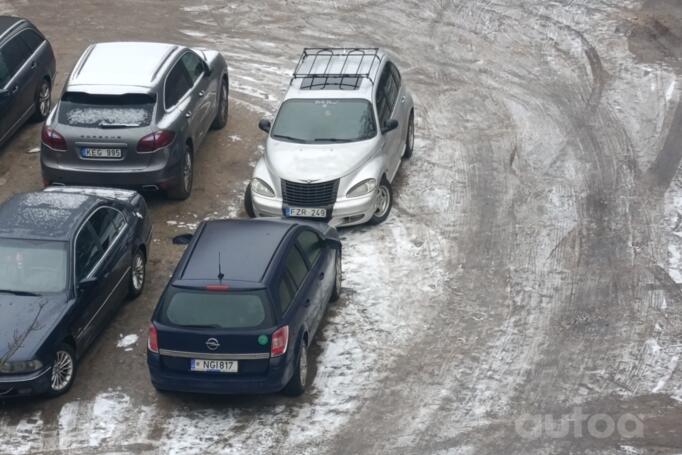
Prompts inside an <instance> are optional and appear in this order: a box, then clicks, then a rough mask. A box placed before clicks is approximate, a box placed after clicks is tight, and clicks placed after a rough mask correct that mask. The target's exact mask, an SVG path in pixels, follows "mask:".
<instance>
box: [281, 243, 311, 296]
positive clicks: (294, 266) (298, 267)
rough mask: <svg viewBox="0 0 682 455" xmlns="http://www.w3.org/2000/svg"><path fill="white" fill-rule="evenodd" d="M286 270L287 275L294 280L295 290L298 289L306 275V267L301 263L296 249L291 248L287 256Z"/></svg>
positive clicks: (301, 260)
mask: <svg viewBox="0 0 682 455" xmlns="http://www.w3.org/2000/svg"><path fill="white" fill-rule="evenodd" d="M286 265H287V270H288V271H289V275H291V278H292V279H293V280H294V285H296V288H300V287H301V285H302V284H303V281H304V280H305V276H306V274H307V273H308V267H307V266H306V265H305V262H304V261H303V256H301V253H299V252H298V248H296V247H292V248H291V251H289V255H288V256H287V263H286Z"/></svg>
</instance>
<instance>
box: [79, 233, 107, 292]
mask: <svg viewBox="0 0 682 455" xmlns="http://www.w3.org/2000/svg"><path fill="white" fill-rule="evenodd" d="M103 255H104V251H102V248H101V247H100V245H99V239H98V238H97V234H96V233H95V230H94V229H93V227H92V225H91V224H90V222H89V221H88V222H87V223H85V224H84V225H83V228H82V229H81V230H80V232H79V233H78V238H76V281H81V280H82V279H83V278H85V277H87V276H88V274H89V273H90V272H91V271H92V268H93V267H94V266H95V264H97V262H98V261H99V260H100V259H101V258H102V256H103Z"/></svg>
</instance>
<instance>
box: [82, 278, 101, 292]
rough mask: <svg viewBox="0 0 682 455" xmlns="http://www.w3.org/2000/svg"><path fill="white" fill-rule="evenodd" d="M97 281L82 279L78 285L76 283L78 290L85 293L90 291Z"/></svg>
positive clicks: (95, 279)
mask: <svg viewBox="0 0 682 455" xmlns="http://www.w3.org/2000/svg"><path fill="white" fill-rule="evenodd" d="M97 281H98V280H97V278H95V277H90V278H83V279H82V280H81V281H80V283H78V290H79V291H87V290H88V289H92V288H94V287H95V286H97Z"/></svg>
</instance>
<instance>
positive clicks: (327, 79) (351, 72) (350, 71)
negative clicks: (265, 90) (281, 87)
mask: <svg viewBox="0 0 682 455" xmlns="http://www.w3.org/2000/svg"><path fill="white" fill-rule="evenodd" d="M381 60H382V57H380V56H379V48H376V47H365V48H361V47H357V48H331V47H327V48H310V47H307V48H305V49H303V54H301V58H300V59H299V60H298V65H296V70H295V71H294V74H293V77H292V78H291V82H290V83H293V81H294V79H304V81H302V82H301V89H321V90H324V89H325V88H335V89H336V88H338V89H342V90H343V89H350V90H354V89H357V88H358V87H359V86H360V84H361V83H362V80H363V79H367V80H369V81H370V82H371V83H372V84H374V78H375V77H376V73H377V71H378V69H379V66H380V65H381Z"/></svg>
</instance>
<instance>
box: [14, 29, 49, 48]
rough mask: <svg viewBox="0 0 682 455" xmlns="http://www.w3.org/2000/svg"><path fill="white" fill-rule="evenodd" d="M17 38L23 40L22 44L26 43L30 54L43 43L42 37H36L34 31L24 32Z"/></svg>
mask: <svg viewBox="0 0 682 455" xmlns="http://www.w3.org/2000/svg"><path fill="white" fill-rule="evenodd" d="M19 36H20V37H21V39H22V40H24V43H26V45H27V46H28V48H29V49H30V51H31V52H32V53H33V52H35V50H36V49H38V48H39V47H40V45H41V44H43V41H45V40H44V39H43V37H42V36H40V35H38V34H37V33H36V32H35V31H34V30H24V31H23V32H21V33H20V34H19Z"/></svg>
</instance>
